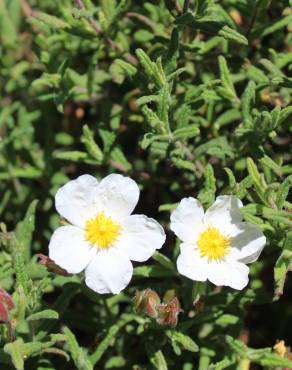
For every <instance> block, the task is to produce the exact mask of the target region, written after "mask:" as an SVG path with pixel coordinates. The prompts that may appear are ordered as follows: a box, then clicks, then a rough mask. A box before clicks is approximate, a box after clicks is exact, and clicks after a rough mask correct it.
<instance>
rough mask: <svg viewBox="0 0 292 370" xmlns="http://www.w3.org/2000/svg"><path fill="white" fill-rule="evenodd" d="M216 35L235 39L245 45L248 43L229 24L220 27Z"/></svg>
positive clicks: (231, 39)
mask: <svg viewBox="0 0 292 370" xmlns="http://www.w3.org/2000/svg"><path fill="white" fill-rule="evenodd" d="M218 35H219V36H222V37H224V38H225V39H226V40H230V41H235V42H237V43H238V44H242V45H246V46H247V45H248V40H247V38H246V37H245V36H243V35H242V34H241V33H239V32H237V31H236V30H234V29H233V28H230V27H229V26H224V27H222V28H221V30H220V31H219V32H218Z"/></svg>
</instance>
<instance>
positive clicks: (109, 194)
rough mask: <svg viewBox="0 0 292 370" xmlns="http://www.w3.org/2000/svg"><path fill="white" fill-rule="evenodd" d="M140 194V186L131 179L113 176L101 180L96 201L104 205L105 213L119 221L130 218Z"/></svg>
mask: <svg viewBox="0 0 292 370" xmlns="http://www.w3.org/2000/svg"><path fill="white" fill-rule="evenodd" d="M139 194H140V190H139V188H138V185H137V184H136V182H135V181H134V180H132V179H131V178H130V177H125V176H122V175H118V174H111V175H109V176H107V177H105V178H104V179H103V180H101V182H100V184H99V186H98V189H97V191H96V194H95V200H96V202H98V203H99V204H101V205H102V208H103V209H102V210H103V211H105V213H107V214H109V215H110V216H112V217H114V218H115V219H117V218H123V217H125V216H129V215H130V214H131V213H132V212H133V210H134V208H135V207H136V204H137V203H138V200H139Z"/></svg>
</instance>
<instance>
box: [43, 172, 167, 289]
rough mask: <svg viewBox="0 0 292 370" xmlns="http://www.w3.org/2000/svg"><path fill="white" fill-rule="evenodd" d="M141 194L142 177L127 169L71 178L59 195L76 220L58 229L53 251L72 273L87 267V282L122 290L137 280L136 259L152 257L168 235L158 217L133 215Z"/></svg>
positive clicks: (63, 211)
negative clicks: (101, 175) (121, 172)
mask: <svg viewBox="0 0 292 370" xmlns="http://www.w3.org/2000/svg"><path fill="white" fill-rule="evenodd" d="M138 199H139V188H138V186H137V184H136V182H135V181H134V180H132V179H130V178H129V177H124V176H122V175H117V174H112V175H109V176H107V177H105V178H104V179H103V180H101V181H100V182H98V181H97V180H96V179H95V178H94V177H92V176H90V175H83V176H80V177H78V178H77V179H75V180H72V181H69V182H68V183H67V184H66V185H64V186H62V187H61V188H60V189H59V190H58V192H57V194H56V197H55V201H56V209H57V211H58V213H59V214H60V215H61V216H63V217H64V218H65V219H67V220H68V221H69V222H70V223H71V225H68V226H62V227H59V228H58V229H57V230H56V231H55V232H54V234H53V236H52V238H51V241H50V244H49V257H50V258H51V259H52V260H54V262H55V263H56V264H58V265H59V266H61V267H62V268H64V269H65V270H67V271H68V272H69V273H79V272H81V271H83V270H85V282H86V285H87V286H88V287H89V288H91V289H93V290H94V291H96V292H98V293H101V294H103V293H114V294H117V293H119V292H120V291H121V290H122V289H124V288H125V287H126V286H127V285H128V283H129V281H130V280H131V277H132V273H133V266H132V263H131V261H130V260H132V261H137V262H143V261H146V260H147V259H148V258H150V257H151V256H152V254H153V253H154V252H155V250H156V249H159V248H161V247H162V245H163V243H164V241H165V233H164V230H163V228H162V227H161V226H160V225H159V223H158V222H156V221H155V220H153V219H152V218H148V217H146V216H144V215H131V213H132V211H133V210H134V208H135V206H136V204H137V202H138Z"/></svg>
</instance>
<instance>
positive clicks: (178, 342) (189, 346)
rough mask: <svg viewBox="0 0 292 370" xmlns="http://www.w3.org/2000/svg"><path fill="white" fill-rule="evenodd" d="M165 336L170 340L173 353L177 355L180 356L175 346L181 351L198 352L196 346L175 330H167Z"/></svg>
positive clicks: (189, 338)
mask: <svg viewBox="0 0 292 370" xmlns="http://www.w3.org/2000/svg"><path fill="white" fill-rule="evenodd" d="M165 334H166V335H167V336H168V338H169V339H170V340H171V342H172V344H173V345H174V348H175V352H176V354H177V355H180V353H179V351H178V348H177V346H179V348H181V349H185V350H187V351H190V352H198V351H199V347H198V345H197V344H196V343H195V342H194V341H193V340H192V338H191V337H189V336H188V335H186V334H183V333H181V332H179V331H176V330H167V331H166V332H165Z"/></svg>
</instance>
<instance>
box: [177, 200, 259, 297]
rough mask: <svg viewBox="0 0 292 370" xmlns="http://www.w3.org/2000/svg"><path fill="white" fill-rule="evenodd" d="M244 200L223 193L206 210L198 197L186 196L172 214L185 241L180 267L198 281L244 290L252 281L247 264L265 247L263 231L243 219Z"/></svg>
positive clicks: (255, 258) (182, 271) (182, 245)
mask: <svg viewBox="0 0 292 370" xmlns="http://www.w3.org/2000/svg"><path fill="white" fill-rule="evenodd" d="M241 207H242V202H241V201H240V200H239V199H237V198H235V197H234V196H227V195H225V196H219V197H217V199H216V201H215V203H214V204H213V205H212V206H211V207H210V208H209V209H208V210H207V211H206V213H204V209H203V207H202V205H201V204H200V202H199V201H198V200H197V199H195V198H184V199H182V200H181V202H180V204H179V205H178V207H177V208H176V210H175V211H174V212H173V213H172V214H171V224H170V228H171V230H172V231H173V232H174V233H175V234H176V235H177V237H178V238H179V239H180V240H181V241H182V243H181V244H180V255H179V257H178V259H177V269H178V271H179V273H180V274H182V275H184V276H187V277H188V278H190V279H192V280H196V281H206V280H207V279H208V280H209V281H211V282H212V283H213V284H215V285H217V286H222V285H225V286H229V287H231V288H234V289H237V290H241V289H243V288H244V287H245V286H246V285H247V283H248V273H249V268H248V267H247V266H246V264H247V263H251V262H254V261H256V260H257V259H258V257H259V255H260V253H261V251H262V249H263V248H264V246H265V243H266V238H265V236H264V235H263V233H262V231H261V230H260V229H259V228H258V227H256V226H254V225H252V224H250V223H247V222H242V215H241V213H240V211H239V209H240V208H241Z"/></svg>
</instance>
